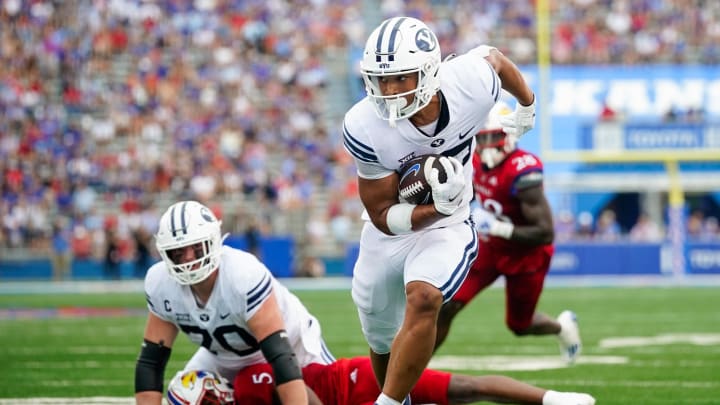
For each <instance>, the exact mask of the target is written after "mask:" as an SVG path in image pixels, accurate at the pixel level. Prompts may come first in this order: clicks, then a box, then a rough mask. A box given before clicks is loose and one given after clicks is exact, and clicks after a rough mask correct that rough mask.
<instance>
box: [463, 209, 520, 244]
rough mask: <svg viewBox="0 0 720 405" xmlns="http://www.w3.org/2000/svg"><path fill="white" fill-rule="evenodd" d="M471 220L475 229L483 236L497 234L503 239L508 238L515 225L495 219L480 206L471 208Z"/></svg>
mask: <svg viewBox="0 0 720 405" xmlns="http://www.w3.org/2000/svg"><path fill="white" fill-rule="evenodd" d="M471 215H472V220H473V222H474V223H475V230H476V231H478V233H479V234H481V235H483V236H497V237H500V238H503V239H510V237H511V236H512V233H513V229H514V228H515V226H513V224H511V223H509V222H503V221H500V220H499V219H497V217H496V216H495V215H493V214H492V213H491V212H489V211H486V210H484V209H482V208H480V207H477V208H475V209H473V211H472V213H471Z"/></svg>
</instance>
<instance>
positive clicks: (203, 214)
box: [200, 207, 215, 222]
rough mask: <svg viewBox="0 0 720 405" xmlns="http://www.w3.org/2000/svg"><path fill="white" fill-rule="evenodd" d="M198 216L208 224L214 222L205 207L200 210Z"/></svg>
mask: <svg viewBox="0 0 720 405" xmlns="http://www.w3.org/2000/svg"><path fill="white" fill-rule="evenodd" d="M200 216H201V217H203V219H204V220H206V221H208V222H213V221H215V218H213V215H212V214H211V213H210V210H209V209H207V208H206V207H202V208H201V209H200Z"/></svg>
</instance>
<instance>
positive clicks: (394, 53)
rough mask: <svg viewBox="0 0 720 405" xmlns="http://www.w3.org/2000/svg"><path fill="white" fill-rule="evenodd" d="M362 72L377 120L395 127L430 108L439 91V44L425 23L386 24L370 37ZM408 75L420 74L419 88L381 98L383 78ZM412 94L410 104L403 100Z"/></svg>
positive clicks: (390, 21)
mask: <svg viewBox="0 0 720 405" xmlns="http://www.w3.org/2000/svg"><path fill="white" fill-rule="evenodd" d="M360 70H361V73H362V77H363V80H364V81H365V91H366V92H367V95H368V97H369V98H370V100H371V101H372V102H373V105H374V107H375V111H376V112H377V114H378V116H379V117H380V118H382V119H384V120H388V121H390V124H391V125H393V126H394V125H395V121H396V120H399V119H404V118H409V117H411V116H412V115H413V114H415V113H416V112H417V111H418V110H420V109H421V108H423V107H425V106H426V105H428V103H430V99H432V96H433V95H435V93H436V92H437V91H438V90H439V89H440V78H439V75H438V73H439V70H440V44H439V43H438V40H437V37H436V36H435V34H434V33H433V32H432V31H431V30H430V28H428V26H427V25H426V24H425V23H423V22H422V21H420V20H418V19H415V18H412V17H393V18H390V19H387V20H385V21H383V22H382V23H381V24H380V26H378V27H377V28H375V30H374V31H373V32H372V34H370V37H369V38H368V40H367V42H366V44H365V52H364V54H363V58H362V61H361V62H360ZM408 73H417V74H418V84H417V88H415V89H414V90H412V91H410V92H407V93H404V94H395V95H388V96H385V95H383V94H382V92H381V91H380V86H379V84H378V80H379V78H380V77H382V76H394V75H398V74H408ZM413 93H414V96H415V97H414V99H413V100H412V101H411V102H410V103H409V104H408V103H407V102H406V100H405V98H404V97H402V96H407V95H408V94H413Z"/></svg>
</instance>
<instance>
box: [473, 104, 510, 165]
mask: <svg viewBox="0 0 720 405" xmlns="http://www.w3.org/2000/svg"><path fill="white" fill-rule="evenodd" d="M510 113H512V110H511V109H510V107H509V106H508V105H507V104H506V103H505V102H503V101H498V102H497V104H495V105H494V106H493V108H492V109H490V112H489V113H488V117H487V120H486V121H485V129H483V130H481V131H480V132H478V133H477V135H476V139H477V153H478V154H479V155H480V160H482V162H483V164H485V166H487V167H488V168H490V169H492V168H493V167H495V166H497V165H499V164H500V163H501V162H502V161H503V160H505V158H506V157H507V156H508V155H509V154H510V153H511V152H512V151H514V150H515V148H517V141H518V139H517V136H515V135H508V134H506V133H505V132H504V131H503V129H502V125H501V124H500V117H502V116H503V115H507V114H510Z"/></svg>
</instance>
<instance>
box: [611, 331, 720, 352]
mask: <svg viewBox="0 0 720 405" xmlns="http://www.w3.org/2000/svg"><path fill="white" fill-rule="evenodd" d="M678 343H689V344H692V345H696V346H714V345H720V334H718V333H668V334H662V335H656V336H645V337H643V336H628V337H612V338H606V339H602V340H600V344H599V346H600V347H602V348H605V349H614V348H618V347H644V346H650V345H673V344H678Z"/></svg>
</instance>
